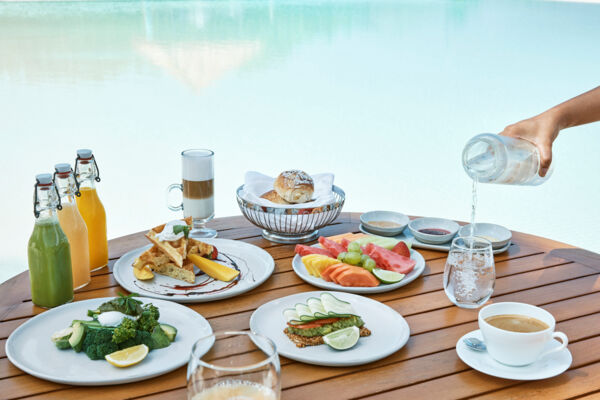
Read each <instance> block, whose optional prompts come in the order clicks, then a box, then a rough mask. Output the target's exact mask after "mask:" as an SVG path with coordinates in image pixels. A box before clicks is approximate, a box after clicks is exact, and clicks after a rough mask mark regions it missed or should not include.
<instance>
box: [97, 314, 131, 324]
mask: <svg viewBox="0 0 600 400" xmlns="http://www.w3.org/2000/svg"><path fill="white" fill-rule="evenodd" d="M125 318H129V319H133V320H135V317H132V316H131V315H126V314H123V313H122V312H119V311H106V312H103V313H102V314H100V315H98V322H100V325H102V326H119V325H121V322H123V319H125Z"/></svg>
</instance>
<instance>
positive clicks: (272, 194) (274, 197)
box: [260, 190, 290, 204]
mask: <svg viewBox="0 0 600 400" xmlns="http://www.w3.org/2000/svg"><path fill="white" fill-rule="evenodd" d="M260 197H261V198H263V199H267V200H269V201H272V202H273V203H277V204H290V203H288V202H287V201H285V200H284V199H283V198H282V197H281V196H280V195H278V194H277V192H276V191H274V190H269V191H268V192H267V193H265V194H263V195H262V196H260Z"/></svg>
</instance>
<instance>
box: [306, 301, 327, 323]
mask: <svg viewBox="0 0 600 400" xmlns="http://www.w3.org/2000/svg"><path fill="white" fill-rule="evenodd" d="M306 304H308V308H310V311H311V312H312V314H313V316H315V317H317V314H322V315H327V311H325V308H323V304H322V303H321V299H317V298H316V297H311V298H309V299H308V300H306ZM321 318H323V317H321Z"/></svg>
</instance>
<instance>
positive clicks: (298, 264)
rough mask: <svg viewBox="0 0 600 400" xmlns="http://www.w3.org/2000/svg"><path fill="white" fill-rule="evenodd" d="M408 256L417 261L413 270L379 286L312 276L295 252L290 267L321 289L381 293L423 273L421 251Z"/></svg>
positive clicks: (423, 260) (423, 263)
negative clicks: (357, 285) (342, 282)
mask: <svg viewBox="0 0 600 400" xmlns="http://www.w3.org/2000/svg"><path fill="white" fill-rule="evenodd" d="M315 247H317V245H315ZM318 247H320V246H318ZM410 258H412V259H413V260H415V261H416V262H417V263H416V264H415V267H414V268H413V270H412V271H410V272H409V273H408V274H406V276H405V277H404V279H402V280H401V281H400V282H397V283H380V284H379V286H375V287H345V286H342V285H338V284H337V283H334V282H327V281H326V280H324V279H321V278H317V277H316V276H312V275H311V274H309V273H308V271H307V270H306V267H305V266H304V263H303V262H302V257H300V255H299V254H296V255H295V256H294V258H293V259H292V268H294V272H295V273H296V275H298V276H299V277H300V279H302V280H303V281H304V282H307V283H310V284H311V285H313V286H316V287H319V288H321V289H328V290H340V291H343V292H348V293H356V294H368V293H383V292H389V291H391V290H395V289H398V288H399V287H401V286H404V285H408V284H409V283H411V282H412V281H414V280H415V279H417V278H418V277H419V276H420V275H421V274H422V273H423V271H424V270H425V259H424V258H423V256H422V255H421V253H419V252H418V251H416V250H412V249H411V250H410Z"/></svg>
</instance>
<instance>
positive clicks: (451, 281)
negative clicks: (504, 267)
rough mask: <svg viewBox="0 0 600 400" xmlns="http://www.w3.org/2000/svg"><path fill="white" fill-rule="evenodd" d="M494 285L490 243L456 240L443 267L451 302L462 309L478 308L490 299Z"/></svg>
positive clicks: (479, 239)
mask: <svg viewBox="0 0 600 400" xmlns="http://www.w3.org/2000/svg"><path fill="white" fill-rule="evenodd" d="M495 282H496V270H495V267H494V254H493V253H492V244H491V243H490V242H489V241H487V240H485V239H482V238H478V237H457V238H455V239H454V240H453V241H452V246H451V247H450V252H449V253H448V259H447V260H446V267H445V268H444V290H445V291H446V295H447V296H448V298H449V299H450V301H451V302H453V303H454V304H456V305H457V306H458V307H462V308H478V307H481V306H482V305H483V304H484V303H485V302H486V301H488V300H489V298H490V297H491V296H492V293H493V292H494V283H495Z"/></svg>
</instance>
